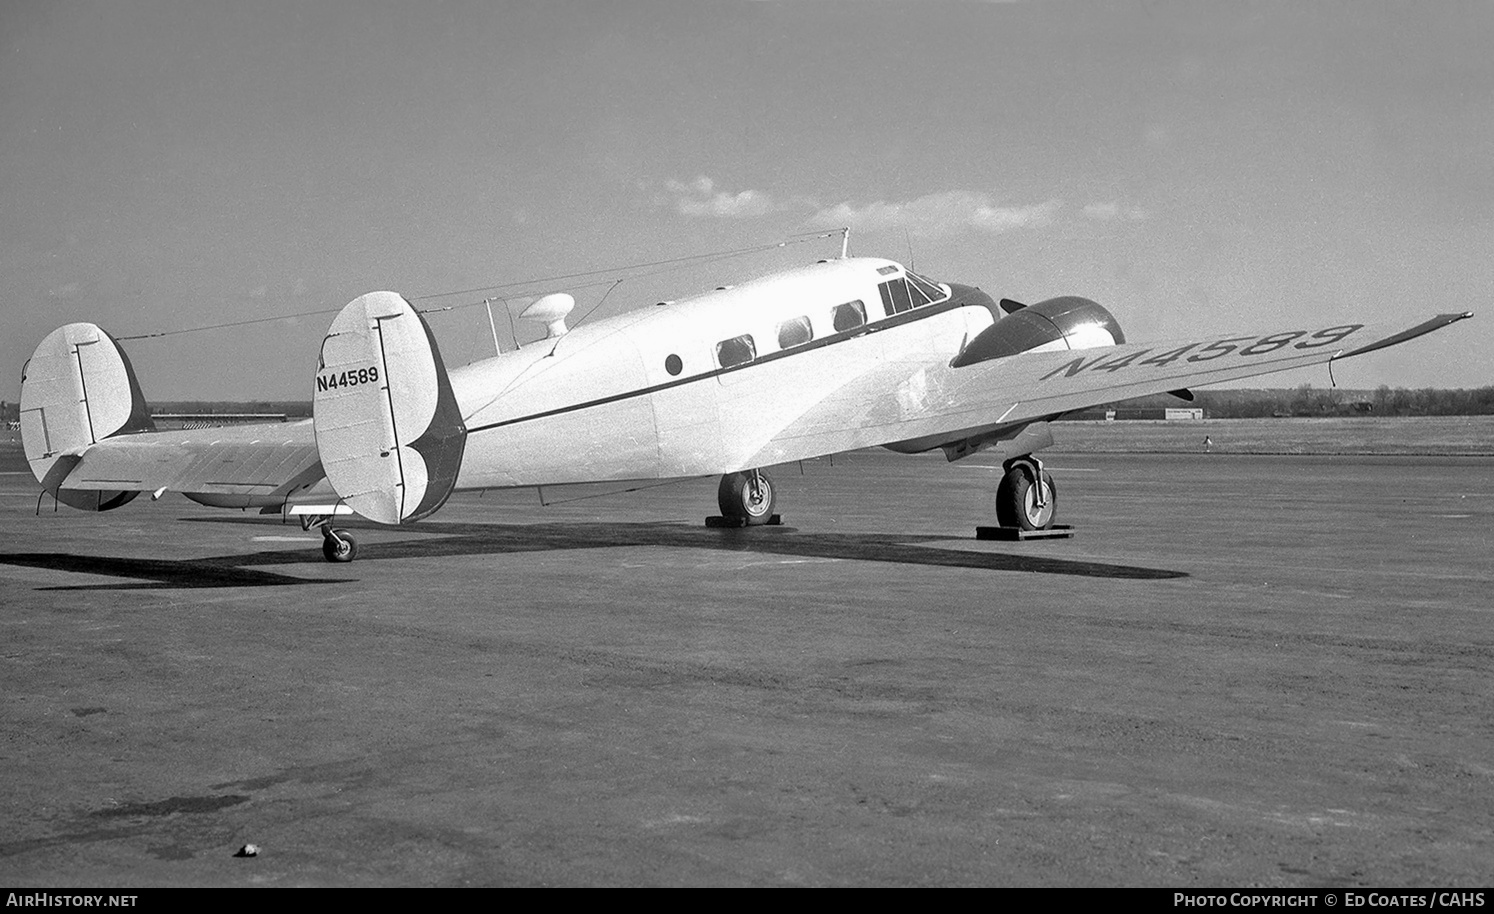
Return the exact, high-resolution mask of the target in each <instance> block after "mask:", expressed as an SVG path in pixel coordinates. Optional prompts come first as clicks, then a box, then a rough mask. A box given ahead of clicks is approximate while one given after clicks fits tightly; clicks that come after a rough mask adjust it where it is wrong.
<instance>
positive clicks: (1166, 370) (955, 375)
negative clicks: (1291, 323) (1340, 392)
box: [745, 312, 1471, 466]
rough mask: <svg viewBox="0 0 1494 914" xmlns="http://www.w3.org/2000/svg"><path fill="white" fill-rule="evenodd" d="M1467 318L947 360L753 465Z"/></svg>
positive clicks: (815, 418) (1290, 363) (900, 365)
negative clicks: (954, 363) (970, 361)
mask: <svg viewBox="0 0 1494 914" xmlns="http://www.w3.org/2000/svg"><path fill="white" fill-rule="evenodd" d="M1470 316H1471V314H1470V313H1467V312H1463V313H1456V314H1440V315H1437V316H1436V317H1434V318H1431V319H1430V320H1427V321H1423V322H1422V323H1420V324H1417V325H1415V326H1413V327H1409V328H1408V327H1405V326H1404V325H1398V326H1396V325H1373V324H1344V325H1338V326H1334V327H1328V328H1324V329H1321V330H1316V331H1314V330H1299V329H1291V330H1277V331H1268V332H1254V333H1233V334H1228V335H1221V336H1210V337H1203V338H1194V339H1192V340H1188V339H1182V340H1172V341H1165V342H1155V343H1125V344H1121V345H1118V346H1105V347H1100V348H1094V349H1077V350H1061V351H1050V352H1023V353H1018V354H1016V355H1011V356H1007V357H1004V358H996V359H990V360H988V361H984V362H977V363H975V364H973V365H965V366H962V367H959V368H954V367H951V366H950V364H949V360H948V359H946V358H942V357H939V358H934V357H926V358H923V359H921V360H911V359H910V360H898V361H892V362H887V363H884V364H881V365H878V366H876V367H874V368H872V369H871V370H869V371H867V372H865V373H863V374H862V375H860V376H858V377H856V378H853V379H850V380H848V382H847V383H846V384H844V385H842V386H841V387H839V388H838V389H837V390H836V391H834V392H833V393H831V394H830V395H829V396H827V397H825V398H824V399H822V400H820V401H819V402H817V403H816V404H814V406H813V407H812V408H810V409H809V410H808V411H807V412H805V413H803V414H801V415H799V416H797V417H795V418H794V419H793V420H792V421H791V422H790V423H788V424H787V425H786V426H785V427H784V428H782V429H781V430H780V431H779V432H778V433H777V434H776V435H774V436H773V438H772V440H771V441H769V442H767V444H766V446H764V447H763V448H762V450H760V451H759V452H758V453H757V454H755V455H753V456H752V457H751V458H749V459H748V460H747V461H745V465H748V466H767V465H770V464H773V463H782V462H785V461H790V460H798V459H804V458H807V457H810V456H816V455H819V454H826V453H835V452H838V451H846V450H853V449H856V448H862V447H872V446H877V445H889V444H900V445H910V446H905V447H901V448H900V449H904V450H927V449H932V448H934V447H939V446H944V445H949V444H954V443H957V442H959V441H961V440H965V439H969V438H973V437H976V436H980V435H984V434H988V433H992V432H999V431H1000V430H1002V429H1008V428H1010V429H1016V428H1020V427H1021V426H1023V425H1026V424H1028V423H1031V422H1036V421H1040V420H1044V419H1051V418H1055V417H1057V416H1061V415H1063V414H1065V413H1070V412H1074V411H1076V410H1080V409H1086V408H1089V407H1093V406H1099V405H1102V404H1105V403H1113V402H1116V401H1119V400H1128V399H1132V398H1135V397H1142V396H1146V395H1148V394H1156V393H1166V392H1168V391H1173V390H1178V389H1180V388H1185V387H1199V386H1203V385H1207V384H1217V383H1220V382H1223V381H1233V380H1238V379H1240V378H1248V377H1253V376H1256V375H1263V374H1270V373H1273V372H1278V371H1287V370H1290V369H1293V368H1301V367H1304V366H1308V365H1318V364H1322V363H1325V362H1330V361H1333V360H1335V359H1340V358H1348V357H1350V356H1355V355H1362V354H1364V353H1367V352H1372V351H1375V350H1377V349H1383V348H1385V347H1387V346H1393V345H1396V344H1398V343H1403V342H1405V341H1407V340H1411V339H1415V338H1416V337H1418V336H1421V335H1423V334H1426V333H1430V332H1432V331H1433V330H1437V329H1439V328H1441V327H1445V326H1448V325H1449V324H1452V323H1455V322H1457V321H1459V320H1462V319H1464V318H1466V317H1470Z"/></svg>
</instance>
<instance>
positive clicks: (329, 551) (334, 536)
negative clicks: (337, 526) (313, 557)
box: [322, 527, 358, 562]
mask: <svg viewBox="0 0 1494 914" xmlns="http://www.w3.org/2000/svg"><path fill="white" fill-rule="evenodd" d="M322 555H323V556H324V557H325V558H326V559H327V561H329V562H351V561H352V560H353V559H355V558H357V557H358V541H357V540H355V539H353V538H352V537H351V536H349V535H348V532H347V531H346V530H333V529H332V528H331V527H323V528H322Z"/></svg>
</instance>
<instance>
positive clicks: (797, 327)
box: [778, 317, 814, 349]
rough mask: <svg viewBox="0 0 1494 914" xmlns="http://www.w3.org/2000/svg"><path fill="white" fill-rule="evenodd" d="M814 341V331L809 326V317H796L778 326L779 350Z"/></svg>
mask: <svg viewBox="0 0 1494 914" xmlns="http://www.w3.org/2000/svg"><path fill="white" fill-rule="evenodd" d="M812 339H814V330H813V329H812V328H811V327H810V326H809V318H808V317H796V318H794V319H793V320H789V321H784V322H783V323H781V324H779V325H778V348H779V349H790V348H792V347H794V346H802V345H804V344H805V343H807V342H809V341H810V340H812Z"/></svg>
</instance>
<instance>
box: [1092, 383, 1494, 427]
mask: <svg viewBox="0 0 1494 914" xmlns="http://www.w3.org/2000/svg"><path fill="white" fill-rule="evenodd" d="M1193 395H1194V400H1193V402H1192V403H1188V402H1186V401H1184V400H1181V399H1179V398H1177V397H1174V396H1171V395H1169V394H1158V395H1156V396H1151V397H1141V398H1139V399H1136V400H1128V401H1126V403H1125V404H1124V405H1125V406H1126V407H1127V408H1133V409H1134V408H1138V407H1139V408H1151V409H1160V408H1167V407H1173V408H1176V407H1194V408H1198V407H1202V408H1203V411H1204V416H1205V417H1207V418H1209V419H1256V418H1261V417H1266V416H1488V415H1494V387H1477V388H1474V389H1472V390H1463V389H1458V390H1439V389H1437V388H1432V387H1424V388H1421V389H1420V390H1409V389H1407V388H1405V387H1391V386H1389V385H1387V384H1382V385H1380V386H1379V387H1377V388H1375V389H1374V390H1345V389H1343V388H1338V387H1329V388H1321V387H1313V386H1312V385H1311V384H1303V385H1302V386H1301V387H1297V388H1293V389H1289V390H1256V389H1242V390H1196V391H1194V392H1193ZM1116 405H1120V404H1112V406H1116Z"/></svg>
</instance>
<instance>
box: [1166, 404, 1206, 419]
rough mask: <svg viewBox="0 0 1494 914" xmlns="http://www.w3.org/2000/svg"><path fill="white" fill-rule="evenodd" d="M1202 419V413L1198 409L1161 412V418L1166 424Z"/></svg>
mask: <svg viewBox="0 0 1494 914" xmlns="http://www.w3.org/2000/svg"><path fill="white" fill-rule="evenodd" d="M1203 417H1204V411H1203V410H1202V409H1200V408H1198V407H1190V408H1188V409H1167V410H1163V416H1162V418H1164V419H1166V420H1167V421H1168V422H1178V421H1192V420H1201V419H1203Z"/></svg>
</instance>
